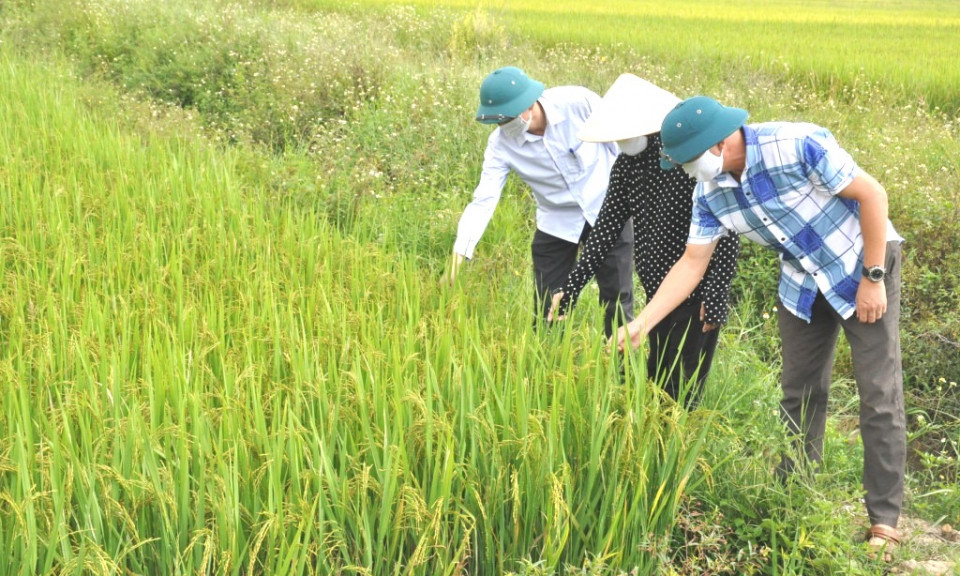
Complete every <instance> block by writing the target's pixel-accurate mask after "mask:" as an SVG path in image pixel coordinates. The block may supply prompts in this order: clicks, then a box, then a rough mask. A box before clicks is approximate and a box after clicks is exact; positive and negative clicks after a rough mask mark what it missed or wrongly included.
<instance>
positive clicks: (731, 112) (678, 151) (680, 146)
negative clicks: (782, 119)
mask: <svg viewBox="0 0 960 576" xmlns="http://www.w3.org/2000/svg"><path fill="white" fill-rule="evenodd" d="M748 116H749V114H748V113H747V111H746V110H743V109H741V108H730V107H727V106H723V105H721V104H720V103H719V102H717V101H716V100H714V99H713V98H710V97H707V96H694V97H693V98H687V99H686V100H684V101H683V102H681V103H679V104H677V105H676V106H675V107H674V108H673V110H671V111H670V112H668V113H667V116H666V118H664V119H663V125H662V126H661V127H660V141H661V142H662V143H663V156H662V157H661V158H660V167H661V168H663V169H664V170H672V169H673V168H676V167H677V166H679V165H680V164H684V163H686V162H690V161H691V160H693V159H695V158H696V157H697V156H700V155H701V154H703V153H704V152H706V151H707V150H708V149H710V147H711V146H713V145H714V144H716V143H718V142H720V141H721V140H723V139H724V138H726V137H727V136H729V135H731V134H733V133H734V132H735V131H736V130H737V129H738V128H740V127H741V126H743V123H744V122H746V120H747V117H748Z"/></svg>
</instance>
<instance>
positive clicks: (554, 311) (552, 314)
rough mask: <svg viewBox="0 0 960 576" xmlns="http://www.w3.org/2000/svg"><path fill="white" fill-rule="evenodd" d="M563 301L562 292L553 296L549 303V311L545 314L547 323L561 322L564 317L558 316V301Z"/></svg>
mask: <svg viewBox="0 0 960 576" xmlns="http://www.w3.org/2000/svg"><path fill="white" fill-rule="evenodd" d="M562 299H563V291H562V290H561V291H559V292H557V293H555V294H554V295H553V301H551V302H550V311H549V312H547V322H553V321H554V320H563V319H564V318H565V316H564V315H563V314H560V313H559V312H560V300H562Z"/></svg>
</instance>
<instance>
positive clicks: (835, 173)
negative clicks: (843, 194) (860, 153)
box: [799, 126, 858, 196]
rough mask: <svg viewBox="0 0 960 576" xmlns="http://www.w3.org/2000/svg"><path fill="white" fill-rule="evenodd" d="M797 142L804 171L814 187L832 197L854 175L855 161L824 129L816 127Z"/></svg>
mask: <svg viewBox="0 0 960 576" xmlns="http://www.w3.org/2000/svg"><path fill="white" fill-rule="evenodd" d="M800 142H802V144H801V145H802V147H803V149H802V150H800V151H799V152H800V154H801V157H802V158H803V166H804V170H805V171H806V174H807V178H808V179H809V180H810V182H811V183H812V184H813V186H814V187H815V188H816V189H817V190H819V191H821V192H824V193H826V194H830V195H831V196H833V195H836V194H838V193H839V192H840V191H841V190H843V189H844V188H846V187H847V186H848V185H849V184H850V182H852V181H853V179H854V178H855V177H856V175H857V171H858V168H857V163H856V162H854V160H853V158H852V157H851V156H850V154H849V153H848V152H847V151H846V150H844V149H843V148H841V147H840V144H839V143H838V142H837V140H836V138H834V137H833V134H831V133H830V131H829V130H827V129H826V128H822V127H819V126H818V127H817V129H816V130H814V131H813V132H811V133H810V134H808V135H807V136H806V138H803V139H802V140H801V141H800Z"/></svg>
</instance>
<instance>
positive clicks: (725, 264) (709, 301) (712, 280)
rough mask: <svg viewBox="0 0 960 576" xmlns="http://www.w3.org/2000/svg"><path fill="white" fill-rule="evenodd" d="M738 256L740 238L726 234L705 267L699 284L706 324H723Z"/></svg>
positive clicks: (728, 308)
mask: <svg viewBox="0 0 960 576" xmlns="http://www.w3.org/2000/svg"><path fill="white" fill-rule="evenodd" d="M739 256H740V236H739V235H737V234H733V233H730V234H727V235H726V236H724V237H723V238H721V239H720V241H719V242H718V243H717V249H716V250H714V252H713V256H712V257H711V259H710V264H709V266H707V273H706V275H705V276H704V277H703V281H702V282H701V283H700V290H701V291H702V298H703V304H704V308H705V312H706V313H705V315H704V321H705V322H706V323H707V324H717V325H720V324H724V323H726V321H727V314H728V312H729V310H730V306H729V302H730V285H731V283H732V282H733V276H734V274H736V271H737V258H738V257H739Z"/></svg>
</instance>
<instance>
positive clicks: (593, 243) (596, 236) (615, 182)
mask: <svg viewBox="0 0 960 576" xmlns="http://www.w3.org/2000/svg"><path fill="white" fill-rule="evenodd" d="M621 158H623V156H621V157H619V158H618V159H617V161H616V162H614V165H613V169H612V170H611V172H610V186H609V188H608V189H607V195H606V197H605V198H604V200H603V205H602V206H601V207H600V214H599V215H598V216H597V221H596V223H595V224H594V226H593V229H592V230H591V232H590V235H589V236H588V237H587V242H586V244H585V245H584V247H583V251H582V253H581V255H580V261H579V262H577V265H576V266H574V268H573V270H572V271H571V272H570V274H569V275H568V276H567V281H566V283H565V284H564V286H563V298H561V299H560V313H561V314H562V313H565V312H566V311H567V309H568V308H570V307H571V306H572V305H574V304H576V301H577V298H579V296H580V292H582V291H583V287H584V286H586V285H587V282H589V281H590V279H591V278H593V277H594V275H596V273H597V269H598V268H599V267H600V265H601V264H603V261H604V260H605V259H606V257H607V254H608V253H609V252H610V249H611V248H613V246H614V245H615V244H616V243H617V240H618V239H619V238H620V234H621V233H622V232H623V227H624V226H625V225H626V222H627V220H628V219H629V218H630V198H629V193H628V186H627V185H626V182H624V178H623V173H624V170H623V167H624V165H623V162H621V160H620V159H621Z"/></svg>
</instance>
